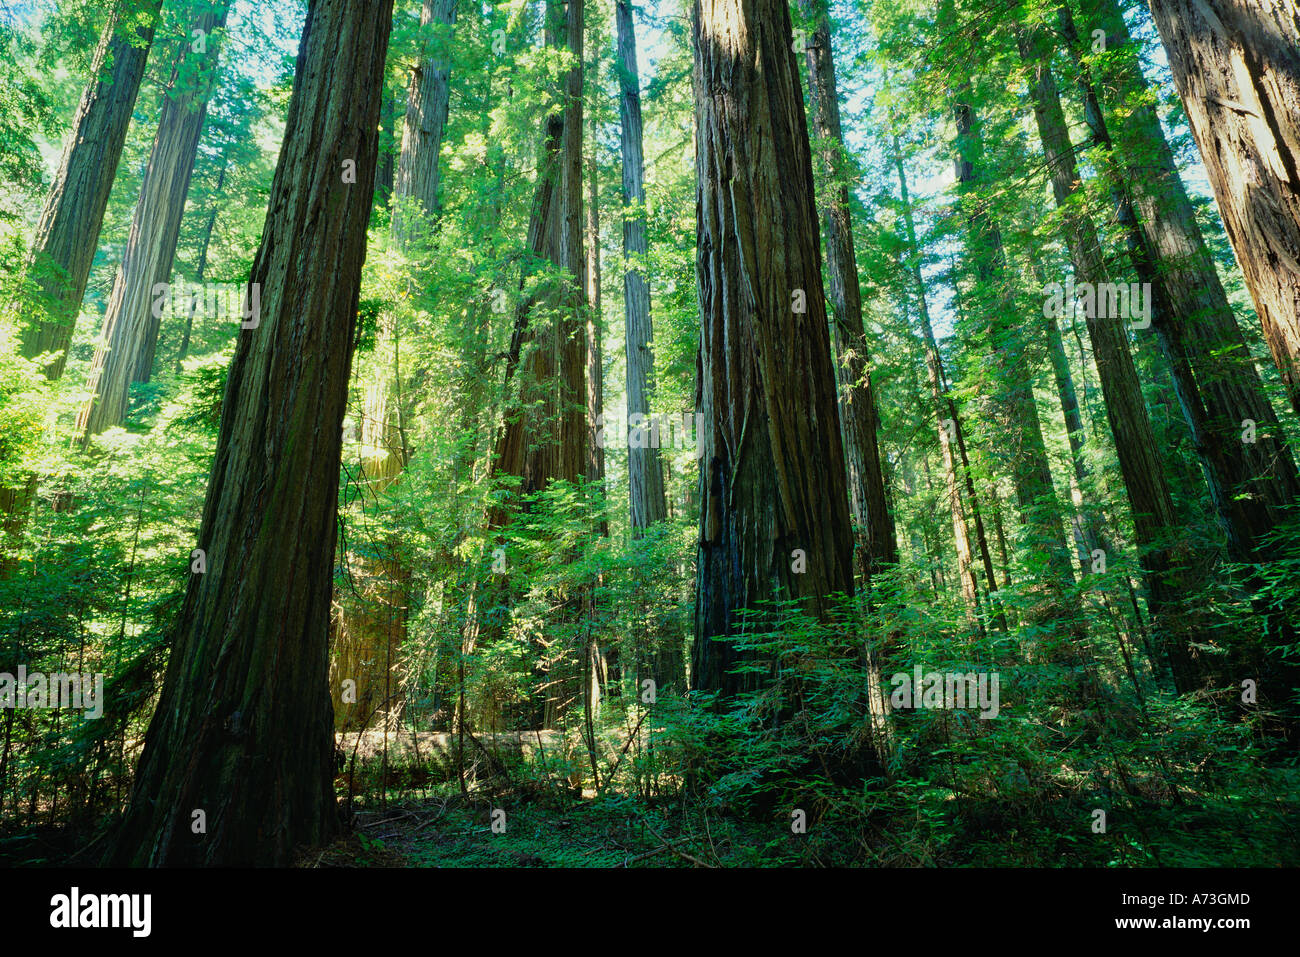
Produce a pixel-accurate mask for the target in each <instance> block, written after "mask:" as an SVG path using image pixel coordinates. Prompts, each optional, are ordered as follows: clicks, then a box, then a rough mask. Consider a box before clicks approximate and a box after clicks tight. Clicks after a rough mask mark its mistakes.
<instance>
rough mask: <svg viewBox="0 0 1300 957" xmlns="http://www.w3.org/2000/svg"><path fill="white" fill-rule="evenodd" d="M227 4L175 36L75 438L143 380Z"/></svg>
mask: <svg viewBox="0 0 1300 957" xmlns="http://www.w3.org/2000/svg"><path fill="white" fill-rule="evenodd" d="M228 7H229V0H216V2H213V3H203V4H201V5H199V6H198V7H197V8H196V10H195V16H194V19H193V20H192V21H191V22H190V24H189V29H188V30H187V31H186V33H185V36H184V38H183V39H182V40H181V41H180V44H179V49H178V50H177V55H176V59H175V63H174V65H173V66H172V72H171V78H170V80H169V81H168V83H167V88H166V91H165V92H164V95H163V105H162V115H161V116H160V117H159V120H158V132H157V134H156V135H155V137H154V141H153V151H152V152H151V153H150V154H149V165H148V166H147V167H146V168H145V173H144V181H143V183H142V184H141V186H140V198H139V199H138V200H137V201H136V204H135V215H134V217H133V219H132V222H131V234H130V239H129V240H128V241H127V244H126V252H125V253H124V254H123V256H122V265H121V267H120V268H119V269H118V271H117V278H116V279H115V280H114V282H113V294H112V297H111V298H110V299H109V303H108V312H107V313H105V315H104V327H103V332H102V334H101V336H100V339H101V342H100V344H99V346H98V347H97V348H96V349H95V358H94V362H93V363H92V364H91V367H90V377H89V380H88V381H87V384H86V391H87V392H88V393H89V394H90V398H89V399H87V400H86V402H85V403H84V404H83V405H82V407H81V411H80V413H79V414H78V416H77V435H78V436H79V438H80V440H81V441H82V442H85V441H87V440H89V438H90V436H92V435H98V434H99V433H100V432H103V431H104V430H105V429H107V428H109V427H110V426H114V425H121V424H122V423H123V422H125V421H126V410H127V401H128V397H129V394H130V389H131V383H132V382H133V381H136V382H147V381H149V376H150V374H151V372H152V366H153V355H154V346H155V344H156V343H157V341H158V330H159V328H160V324H161V316H160V315H156V314H155V313H156V312H158V310H157V309H156V303H157V300H158V298H159V297H158V296H156V295H155V293H154V286H155V284H158V283H163V284H170V283H171V278H172V276H171V273H172V265H173V263H174V262H175V259H176V242H177V240H178V239H179V238H180V232H181V217H182V215H183V214H184V212H185V198H186V196H187V195H188V193H189V188H190V177H191V176H192V175H193V172H194V157H195V155H196V154H197V153H198V148H199V138H200V136H201V135H202V133H203V123H204V120H205V119H206V118H207V113H208V100H209V98H210V97H211V95H212V89H213V86H214V83H215V78H216V66H217V61H218V59H219V58H220V55H221V50H220V46H221V44H220V42H219V37H218V36H214V35H213V34H214V32H215V31H220V30H222V29H224V27H225V25H226V11H227V9H228ZM198 38H202V39H201V41H200V40H199V39H198ZM170 298H171V297H170V296H167V299H169V300H170Z"/></svg>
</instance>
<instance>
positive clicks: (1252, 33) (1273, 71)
mask: <svg viewBox="0 0 1300 957" xmlns="http://www.w3.org/2000/svg"><path fill="white" fill-rule="evenodd" d="M1150 3H1151V12H1152V13H1153V14H1154V15H1155V21H1156V26H1157V27H1158V28H1159V30H1160V38H1161V39H1162V40H1163V41H1164V45H1165V50H1166V52H1167V53H1168V54H1169V68H1170V70H1171V71H1172V72H1173V75H1174V83H1175V84H1176V85H1177V87H1178V92H1179V95H1180V96H1181V97H1182V100H1183V108H1184V109H1185V110H1186V112H1187V120H1188V122H1189V123H1190V125H1191V127H1192V134H1193V135H1194V136H1195V137H1196V142H1197V145H1198V146H1200V148H1201V157H1202V159H1204V161H1205V169H1206V172H1207V173H1209V177H1210V185H1211V186H1212V187H1213V188H1214V197H1215V199H1217V200H1218V201H1219V212H1220V213H1221V214H1222V215H1223V225H1224V228H1225V229H1226V230H1227V232H1228V239H1229V240H1230V241H1231V242H1232V248H1233V249H1234V250H1235V251H1236V253H1237V261H1238V262H1239V263H1241V271H1242V273H1243V275H1245V277H1246V285H1247V286H1248V287H1249V288H1250V293H1251V296H1252V297H1253V298H1254V300H1255V309H1256V311H1257V312H1258V313H1259V319H1260V322H1261V324H1262V325H1263V327H1264V339H1265V341H1266V342H1267V343H1268V347H1269V350H1270V351H1271V352H1272V353H1273V359H1274V360H1275V361H1276V362H1277V367H1278V369H1279V370H1281V372H1282V381H1283V382H1285V383H1286V387H1287V392H1288V394H1289V396H1290V398H1291V405H1292V407H1293V408H1294V409H1295V410H1296V413H1297V414H1300V3H1297V0H1150Z"/></svg>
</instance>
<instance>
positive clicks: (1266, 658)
mask: <svg viewBox="0 0 1300 957" xmlns="http://www.w3.org/2000/svg"><path fill="white" fill-rule="evenodd" d="M1082 2H1083V4H1084V12H1085V13H1086V14H1088V15H1089V17H1090V18H1091V19H1090V22H1093V23H1098V24H1101V26H1102V28H1104V30H1105V31H1106V35H1107V37H1108V39H1107V44H1108V49H1111V50H1112V51H1114V52H1118V53H1119V55H1118V56H1114V55H1112V56H1111V57H1110V58H1108V60H1107V62H1108V63H1110V64H1111V65H1112V69H1113V71H1114V72H1113V73H1107V74H1105V75H1104V76H1103V77H1102V80H1103V81H1105V83H1106V84H1107V88H1108V89H1115V90H1117V91H1118V96H1119V97H1120V100H1121V102H1124V101H1125V100H1126V99H1127V98H1129V97H1132V98H1135V99H1137V100H1139V101H1140V100H1141V99H1142V98H1143V97H1144V95H1145V92H1146V81H1145V79H1144V78H1143V76H1142V73H1141V69H1140V67H1139V66H1138V64H1137V62H1136V58H1135V57H1134V56H1133V53H1132V38H1131V37H1130V36H1129V34H1128V29H1127V27H1126V26H1125V24H1124V20H1123V16H1122V15H1121V14H1120V12H1119V10H1118V8H1117V7H1115V6H1114V4H1113V2H1111V0H1082ZM1059 14H1060V22H1061V28H1062V34H1063V36H1064V37H1065V39H1066V42H1067V46H1068V47H1069V48H1070V49H1071V51H1072V52H1073V54H1074V60H1075V65H1076V67H1077V68H1078V70H1079V82H1080V87H1081V89H1082V92H1083V96H1084V105H1085V110H1084V115H1085V117H1086V119H1087V122H1088V125H1089V127H1090V129H1091V131H1092V135H1093V141H1094V145H1096V146H1098V147H1100V150H1099V154H1100V160H1101V167H1102V169H1103V171H1104V174H1105V175H1106V176H1107V179H1108V182H1109V185H1110V188H1111V191H1112V196H1113V198H1114V202H1115V206H1116V210H1117V217H1118V220H1119V222H1120V224H1121V226H1122V227H1123V229H1124V232H1125V239H1126V243H1127V245H1128V251H1129V256H1130V258H1131V260H1132V262H1133V267H1134V271H1135V272H1136V273H1137V275H1138V278H1139V280H1141V281H1142V282H1144V283H1149V284H1150V286H1151V289H1152V299H1153V304H1152V316H1151V321H1152V328H1153V329H1154V331H1155V332H1156V339H1157V341H1158V342H1159V344H1160V351H1161V352H1162V353H1163V354H1164V356H1165V359H1166V360H1167V362H1168V363H1169V366H1170V369H1171V372H1172V380H1173V385H1174V391H1175V393H1176V395H1177V397H1178V402H1179V405H1180V406H1181V407H1182V411H1183V416H1184V418H1185V419H1186V421H1187V425H1188V428H1189V430H1190V431H1191V434H1192V441H1193V442H1194V444H1195V446H1196V452H1197V455H1198V457H1199V458H1200V460H1201V465H1202V469H1203V471H1204V473H1205V479H1206V484H1207V486H1208V488H1209V491H1210V497H1211V500H1212V501H1213V503H1214V507H1215V512H1216V513H1217V515H1218V517H1219V521H1220V523H1221V524H1222V526H1223V529H1224V532H1225V534H1226V535H1227V539H1228V545H1229V550H1230V552H1231V554H1232V556H1233V558H1235V559H1236V560H1237V561H1240V562H1244V563H1252V562H1269V561H1272V560H1273V559H1274V558H1276V557H1278V553H1277V547H1276V545H1275V544H1273V543H1272V542H1270V541H1269V539H1268V536H1269V533H1270V531H1271V530H1272V529H1274V528H1276V527H1277V525H1278V524H1279V523H1280V522H1282V521H1283V520H1284V518H1285V516H1286V510H1287V508H1288V507H1289V506H1290V505H1291V504H1293V503H1294V502H1295V501H1296V499H1297V497H1298V496H1300V477H1298V476H1297V473H1296V469H1295V463H1294V461H1293V459H1292V458H1291V451H1290V449H1289V448H1288V446H1287V443H1286V439H1285V436H1284V435H1283V433H1282V430H1281V426H1280V423H1279V422H1278V420H1277V416H1276V414H1275V413H1274V411H1273V407H1272V405H1271V403H1270V402H1269V401H1268V397H1267V396H1266V395H1265V393H1264V390H1263V385H1262V383H1261V382H1260V379H1259V373H1258V371H1257V370H1256V368H1255V365H1254V363H1253V361H1252V360H1251V358H1250V354H1249V351H1248V350H1247V348H1246V344H1245V341H1244V340H1243V339H1242V335H1241V330H1240V329H1239V328H1238V326H1237V323H1236V317H1235V316H1234V314H1233V312H1232V308H1231V306H1230V305H1229V304H1228V300H1227V294H1226V293H1225V292H1224V289H1223V284H1222V282H1220V280H1219V275H1218V273H1217V271H1216V270H1215V268H1214V263H1213V260H1212V259H1211V257H1210V254H1209V250H1208V248H1207V247H1206V244H1205V240H1204V237H1203V236H1202V235H1201V231H1200V227H1199V225H1198V224H1197V222H1196V219H1195V214H1194V211H1193V209H1192V206H1191V202H1190V201H1189V200H1188V198H1187V193H1186V190H1185V189H1184V188H1183V185H1182V181H1181V180H1180V179H1179V177H1178V171H1177V168H1176V166H1175V164H1174V159H1173V154H1172V152H1171V150H1170V149H1169V145H1168V143H1167V141H1166V140H1165V138H1164V131H1163V130H1162V129H1161V127H1160V121H1159V118H1158V117H1157V116H1156V115H1155V113H1154V111H1153V110H1152V109H1151V108H1150V107H1148V106H1145V105H1138V106H1136V107H1133V108H1129V107H1128V106H1126V107H1125V109H1124V110H1123V115H1122V116H1121V117H1120V119H1119V122H1118V124H1117V128H1118V129H1119V131H1120V132H1119V133H1118V134H1117V136H1116V138H1115V139H1114V140H1112V138H1111V132H1110V126H1109V124H1108V123H1107V120H1106V116H1105V114H1104V112H1103V110H1102V104H1101V101H1100V98H1099V96H1098V93H1097V90H1098V84H1097V81H1096V80H1095V79H1094V77H1093V74H1092V68H1091V66H1090V65H1089V64H1088V63H1086V62H1084V60H1083V57H1082V49H1083V48H1082V46H1081V43H1080V39H1079V36H1078V32H1077V30H1076V28H1075V25H1074V21H1073V17H1072V16H1071V14H1070V11H1069V10H1068V8H1066V7H1064V6H1063V7H1061V8H1060V9H1059ZM1117 40H1118V41H1119V42H1118V43H1116V41H1117ZM1116 47H1118V48H1119V49H1118V51H1115V48H1116ZM1113 153H1114V154H1118V155H1115V156H1114V160H1113V161H1112V154H1113ZM1121 164H1122V169H1121ZM1247 420H1249V421H1250V422H1253V423H1254V424H1255V427H1256V430H1257V433H1256V441H1255V442H1253V443H1250V442H1245V441H1243V426H1244V423H1245V422H1246V421H1247ZM1248 579H1249V580H1248V582H1247V584H1248V586H1250V587H1253V588H1258V587H1259V586H1260V584H1261V582H1260V581H1259V580H1258V579H1257V578H1256V577H1255V576H1253V575H1248ZM1257 610H1258V611H1259V613H1260V614H1261V615H1262V616H1263V617H1264V618H1265V620H1267V621H1268V622H1269V624H1270V630H1271V631H1272V632H1273V633H1274V636H1273V643H1274V644H1275V645H1278V644H1287V643H1293V642H1294V641H1295V626H1294V624H1293V619H1294V612H1293V610H1291V609H1287V608H1282V609H1270V608H1266V607H1262V606H1260V607H1258V609H1257ZM1230 657H1231V658H1232V659H1233V660H1232V661H1231V662H1225V663H1224V664H1222V665H1220V666H1219V667H1218V668H1217V669H1215V670H1216V671H1217V672H1218V674H1219V676H1220V680H1221V681H1223V682H1225V683H1226V682H1229V681H1231V683H1232V684H1234V685H1235V684H1236V682H1237V681H1238V680H1239V677H1237V676H1239V675H1240V674H1243V673H1246V672H1248V671H1249V672H1252V673H1254V672H1258V673H1261V674H1264V675H1265V676H1266V680H1264V681H1261V684H1260V697H1259V701H1260V704H1261V707H1266V708H1272V709H1275V710H1279V711H1283V712H1285V713H1286V714H1287V715H1288V717H1287V718H1286V719H1285V720H1286V722H1287V723H1288V724H1290V725H1292V728H1291V730H1290V732H1289V733H1290V735H1291V737H1292V740H1293V741H1294V740H1300V732H1297V731H1296V730H1295V727H1294V726H1295V725H1297V724H1300V720H1297V719H1296V718H1295V717H1294V714H1295V706H1294V704H1293V703H1292V702H1291V698H1292V689H1293V688H1294V687H1296V686H1297V685H1300V676H1298V675H1297V674H1296V672H1297V670H1298V669H1297V668H1296V667H1295V666H1294V665H1293V664H1292V663H1290V662H1288V661H1286V660H1285V659H1283V658H1282V657H1281V656H1280V655H1278V654H1277V652H1276V651H1273V652H1272V653H1265V654H1264V655H1263V657H1259V656H1258V655H1256V654H1255V653H1253V652H1251V651H1249V650H1246V649H1236V650H1234V652H1233V654H1232V655H1231V656H1230Z"/></svg>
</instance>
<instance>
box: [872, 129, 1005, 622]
mask: <svg viewBox="0 0 1300 957" xmlns="http://www.w3.org/2000/svg"><path fill="white" fill-rule="evenodd" d="M893 160H894V170H895V171H896V172H897V174H898V187H899V190H900V194H901V196H902V200H903V224H904V226H905V227H906V230H907V234H906V239H907V246H908V255H909V256H910V257H911V260H912V262H911V273H912V281H913V285H914V287H915V290H916V296H917V307H918V309H917V311H918V314H919V316H920V322H921V345H922V348H923V349H924V352H925V368H926V374H927V377H928V379H929V384H930V400H931V403H932V405H931V408H932V410H933V413H934V423H933V425H934V428H935V430H936V433H937V434H938V437H939V449H940V451H941V452H942V453H943V474H944V483H945V486H946V488H947V494H948V508H949V510H950V512H951V513H952V532H953V543H954V545H955V547H956V551H957V578H958V582H959V583H960V585H961V595H962V601H963V602H964V603H965V605H966V613H967V616H968V618H969V619H971V620H973V621H975V622H976V623H977V624H978V615H979V610H980V600H979V581H978V579H977V578H976V575H975V555H974V552H973V551H972V546H971V533H970V523H969V522H968V521H967V518H966V509H965V507H964V505H963V503H962V497H961V495H962V479H961V471H963V470H964V469H965V465H964V458H965V454H964V451H963V450H961V449H960V448H959V445H958V440H959V439H960V437H961V436H962V425H961V416H960V414H959V413H958V411H957V404H956V403H955V402H954V401H953V400H952V398H951V397H950V396H949V395H948V381H947V375H946V374H945V372H944V368H943V357H942V356H941V355H940V354H939V344H938V342H936V341H935V338H934V329H933V327H932V326H931V324H930V307H929V304H928V303H927V302H926V295H925V279H924V277H923V276H922V275H921V261H920V252H921V251H920V247H919V244H918V243H917V239H916V222H915V220H914V218H913V214H912V200H911V195H910V191H909V190H908V187H907V172H906V170H905V169H904V168H903V150H902V147H901V146H900V145H899V142H898V134H897V133H895V134H893ZM969 491H970V501H971V509H972V511H973V512H974V517H975V519H976V520H977V521H978V520H979V499H978V498H977V497H976V494H975V486H974V483H971V484H970V485H969ZM982 537H983V533H982V532H981V538H982ZM987 555H988V547H987V545H985V546H984V548H983V556H985V557H987ZM986 577H987V580H988V587H989V593H990V596H991V595H992V594H993V593H994V592H996V591H997V590H998V583H997V579H996V578H995V577H994V575H993V567H992V561H991V560H988V562H987V566H986Z"/></svg>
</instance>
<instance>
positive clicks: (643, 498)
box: [614, 0, 667, 536]
mask: <svg viewBox="0 0 1300 957" xmlns="http://www.w3.org/2000/svg"><path fill="white" fill-rule="evenodd" d="M614 17H615V20H616V22H617V30H618V85H619V99H618V103H619V118H620V121H621V127H620V137H619V142H620V145H621V147H622V154H623V205H624V207H625V209H624V211H623V315H624V330H625V333H626V344H627V412H628V416H629V417H631V416H632V415H636V414H640V415H649V414H651V413H653V412H655V411H656V410H654V409H652V408H651V407H650V403H651V401H652V400H653V398H654V381H655V380H654V374H655V368H654V351H653V348H652V345H651V343H652V341H653V338H654V334H653V328H652V325H651V320H650V285H649V283H648V282H647V281H646V268H647V263H646V253H647V250H648V246H647V242H646V221H645V162H644V158H643V155H642V144H641V129H642V128H641V81H640V74H639V73H638V72H637V62H636V33H635V27H634V24H633V21H632V5H631V2H630V0H616V2H615V4H614ZM627 478H628V495H629V506H630V515H631V525H632V534H633V535H634V536H639V535H640V534H641V531H642V530H643V529H645V528H648V527H650V526H651V525H653V524H654V523H655V522H660V521H663V519H664V517H665V516H666V514H667V503H666V502H665V499H664V474H663V466H662V464H661V462H660V458H659V450H658V449H656V448H637V447H635V446H632V445H629V448H628V450H627Z"/></svg>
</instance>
